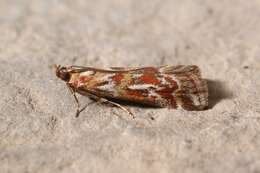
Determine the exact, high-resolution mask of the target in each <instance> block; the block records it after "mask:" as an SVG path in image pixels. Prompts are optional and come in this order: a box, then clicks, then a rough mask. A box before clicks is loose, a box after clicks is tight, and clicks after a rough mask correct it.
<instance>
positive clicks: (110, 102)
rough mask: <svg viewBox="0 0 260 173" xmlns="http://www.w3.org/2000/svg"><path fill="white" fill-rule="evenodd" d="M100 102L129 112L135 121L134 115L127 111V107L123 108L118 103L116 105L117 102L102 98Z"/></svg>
mask: <svg viewBox="0 0 260 173" xmlns="http://www.w3.org/2000/svg"><path fill="white" fill-rule="evenodd" d="M98 102H101V103H109V104H111V105H113V106H116V107H118V108H119V109H122V110H123V111H125V112H127V113H128V114H130V116H131V117H132V118H133V119H134V118H135V116H134V114H133V113H132V112H131V111H130V110H129V109H127V108H126V107H124V106H122V105H120V104H118V103H116V102H113V101H110V100H107V99H105V98H100V99H99V100H98Z"/></svg>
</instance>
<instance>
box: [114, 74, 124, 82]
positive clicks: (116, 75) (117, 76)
mask: <svg viewBox="0 0 260 173" xmlns="http://www.w3.org/2000/svg"><path fill="white" fill-rule="evenodd" d="M122 79H124V75H123V74H122V73H117V74H115V75H114V76H113V77H112V80H113V81H114V82H116V83H117V84H120V83H121V80H122Z"/></svg>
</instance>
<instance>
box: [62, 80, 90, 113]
mask: <svg viewBox="0 0 260 173" xmlns="http://www.w3.org/2000/svg"><path fill="white" fill-rule="evenodd" d="M66 85H67V87H68V88H69V90H70V92H71V94H72V95H73V97H74V100H75V102H76V104H77V112H76V117H78V116H79V114H80V112H82V111H83V110H84V109H86V107H87V105H86V106H84V107H83V108H84V109H83V108H82V109H80V104H79V100H78V98H77V96H76V93H75V91H74V90H73V88H71V87H70V86H69V84H68V83H66Z"/></svg>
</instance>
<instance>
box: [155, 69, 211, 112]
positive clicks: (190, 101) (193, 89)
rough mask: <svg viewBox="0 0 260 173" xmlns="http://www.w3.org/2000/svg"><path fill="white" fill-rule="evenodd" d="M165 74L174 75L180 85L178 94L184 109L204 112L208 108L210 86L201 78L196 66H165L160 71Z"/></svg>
mask: <svg viewBox="0 0 260 173" xmlns="http://www.w3.org/2000/svg"><path fill="white" fill-rule="evenodd" d="M159 71H160V72H161V73H163V74H167V75H173V76H174V77H175V78H176V79H177V80H178V83H179V85H180V86H179V87H180V90H179V91H178V92H177V93H178V94H176V97H177V99H179V100H181V102H182V107H184V108H185V109H187V110H202V109H204V108H206V107H207V106H208V86H207V82H206V80H203V79H202V78H201V72H200V69H199V67H198V66H196V65H187V66H184V65H179V66H165V67H162V68H160V69H159Z"/></svg>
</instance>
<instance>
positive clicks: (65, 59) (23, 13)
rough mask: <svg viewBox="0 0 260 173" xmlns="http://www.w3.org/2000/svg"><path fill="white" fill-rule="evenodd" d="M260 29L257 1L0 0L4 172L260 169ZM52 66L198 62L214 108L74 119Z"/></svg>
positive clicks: (94, 113)
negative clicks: (206, 81) (132, 115)
mask: <svg viewBox="0 0 260 173" xmlns="http://www.w3.org/2000/svg"><path fill="white" fill-rule="evenodd" d="M259 31H260V1H259V0H250V1H245V0H228V1H225V0H220V1H213V0H197V1H194V0H165V1H160V0H149V1H137V0H95V1H91V0H88V1H87V0H78V1H74V0H64V1H52V0H39V1H34V0H27V1H25V0H24V1H23V0H21V1H18V0H17V1H15V0H0V69H1V73H0V79H1V82H0V98H1V99H0V110H1V111H0V170H1V171H0V172H1V173H7V172H8V173H16V172H19V173H28V172H33V173H37V172H39V173H51V172H55V173H59V172H64V173H71V172H76V173H77V172H78V173H81V172H107V173H110V172H111V173H112V172H113V173H115V172H143V173H146V172H147V173H148V172H149V173H152V172H156V173H157V172H162V173H163V172H185V173H199V172H210V173H219V172H236V173H244V172H252V173H256V172H260V135H259V134H260V77H259V76H260V34H259ZM55 63H57V64H62V65H72V64H76V65H84V66H95V67H109V66H144V65H163V64H170V65H176V64H196V65H198V66H200V68H201V70H202V73H203V76H204V77H205V78H206V79H208V82H209V89H210V108H209V109H208V110H206V111H200V112H188V111H183V110H168V109H152V108H141V107H135V106H130V107H129V108H130V109H131V110H132V112H134V113H135V115H136V116H137V118H136V120H132V119H131V118H130V117H129V116H128V115H127V114H126V113H125V112H122V111H121V110H119V109H117V108H113V107H108V106H105V105H100V104H92V105H91V106H89V107H88V108H87V109H86V110H85V111H84V112H83V113H82V114H81V116H80V117H79V118H75V117H74V115H75V110H76V109H75V108H76V106H75V103H74V100H73V98H72V96H71V95H70V93H69V91H68V90H67V88H66V87H65V85H64V83H63V82H62V81H60V80H58V79H57V78H56V76H55V75H54V73H53V71H52V69H51V65H52V64H55ZM80 100H81V102H89V100H88V98H84V97H80ZM151 117H153V118H154V120H152V119H151Z"/></svg>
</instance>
